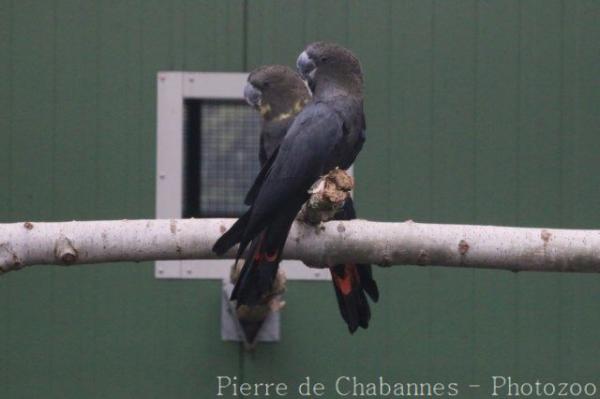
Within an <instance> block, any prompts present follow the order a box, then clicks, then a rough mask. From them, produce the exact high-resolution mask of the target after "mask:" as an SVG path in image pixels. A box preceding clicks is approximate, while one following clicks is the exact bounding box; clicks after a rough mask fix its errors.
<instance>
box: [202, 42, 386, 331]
mask: <svg viewBox="0 0 600 399" xmlns="http://www.w3.org/2000/svg"><path fill="white" fill-rule="evenodd" d="M297 65H298V69H299V71H300V72H301V73H302V74H303V75H304V76H305V77H306V79H307V81H308V83H309V86H310V87H311V90H312V91H313V93H314V97H313V100H312V101H311V102H310V103H308V104H307V105H306V107H305V108H304V109H302V110H301V111H300V110H299V108H300V109H301V107H302V105H304V104H305V103H306V102H307V101H306V99H307V95H308V92H307V91H305V92H302V90H301V88H302V86H304V85H303V83H302V82H301V80H300V79H299V76H298V75H296V74H295V73H294V72H293V71H291V70H289V69H286V68H285V67H280V66H268V67H263V68H259V69H258V70H256V71H254V72H253V73H252V74H251V75H250V76H249V79H248V85H247V86H246V89H245V97H246V99H247V100H248V102H249V103H250V104H253V105H254V106H256V107H257V108H258V109H259V111H260V112H261V115H262V116H263V132H262V133H261V163H263V169H262V170H261V172H260V173H259V175H258V177H257V178H256V181H255V183H254V185H253V187H252V188H251V189H250V191H249V193H248V195H247V197H246V203H247V204H248V205H250V206H251V207H250V209H249V210H248V211H247V212H246V213H245V214H244V215H243V216H242V217H241V218H240V219H239V220H238V221H237V222H236V223H235V224H234V225H233V226H232V227H231V228H230V229H229V230H228V231H227V232H226V233H225V234H224V235H223V236H222V237H221V238H220V239H219V240H218V241H217V242H216V243H215V245H214V247H213V250H214V251H215V252H216V253H217V254H223V253H224V252H226V251H227V250H228V249H229V248H231V247H232V246H234V245H235V244H237V243H238V242H239V243H240V247H239V250H238V254H237V256H238V258H239V257H240V256H241V255H242V253H243V252H244V250H245V249H246V247H247V246H248V245H249V244H250V243H252V244H251V246H250V250H249V251H248V254H247V256H246V259H245V263H244V266H243V268H242V272H241V274H240V277H239V279H238V281H237V283H236V286H235V288H234V291H233V293H232V298H231V299H232V300H237V302H238V306H240V305H248V306H254V305H257V304H260V303H264V301H266V300H268V298H267V296H268V294H269V292H270V288H271V285H272V283H273V281H274V279H275V276H276V273H277V268H278V265H279V262H280V260H281V253H282V250H283V246H284V245H285V241H286V238H287V235H288V232H289V229H290V227H291V225H292V223H293V221H294V218H295V217H296V214H297V213H298V211H299V210H300V208H301V207H302V204H303V203H304V202H305V201H306V200H307V199H308V197H309V194H308V190H309V188H310V187H311V185H312V184H313V183H314V182H315V181H316V180H317V179H318V178H319V177H320V176H321V175H324V174H326V173H327V172H329V171H330V170H332V169H334V168H336V167H340V168H342V169H347V168H348V167H350V165H351V164H352V163H353V162H354V159H355V158H356V156H357V154H358V153H359V151H360V150H361V148H362V145H363V142H364V140H365V119H364V114H363V100H362V84H363V79H362V72H361V68H360V63H359V62H358V60H357V59H356V57H355V56H354V55H353V54H352V53H351V52H350V51H348V50H347V49H345V48H343V47H341V46H338V45H335V44H330V43H322V42H318V43H313V44H311V45H309V46H308V47H307V48H306V50H305V51H304V52H303V53H302V54H300V56H299V58H298V62H297ZM301 83H302V86H300V84H301ZM279 89H281V90H286V93H285V95H284V94H283V93H280V92H278V90H279ZM305 90H306V89H305ZM284 97H285V100H284V101H283V102H281V103H277V104H275V103H273V100H277V99H283V98H284ZM298 111H300V112H299V113H298ZM296 114H297V116H296V117H295V118H294V115H296ZM286 132H287V133H286ZM278 138H279V140H281V138H283V140H282V141H281V146H280V147H279V148H277V145H276V142H277V141H278ZM263 160H264V161H263ZM355 217H356V215H355V212H354V207H353V205H352V202H351V200H350V201H348V202H347V205H346V206H345V207H344V209H343V210H342V211H341V212H340V213H339V220H348V219H352V218H355ZM331 271H332V277H333V282H334V287H335V291H336V295H337V298H338V304H339V306H340V312H341V314H342V317H343V318H344V320H345V321H346V323H347V324H348V328H349V329H350V331H351V332H354V331H355V330H356V329H357V328H358V326H361V327H364V328H366V327H367V326H368V322H369V319H370V309H369V304H368V302H367V299H366V297H365V294H364V292H367V293H368V294H369V296H371V298H372V299H374V300H377V299H378V296H379V293H378V290H377V285H376V284H375V281H374V280H373V278H372V275H371V268H370V266H359V267H357V266H356V265H355V264H346V265H335V266H332V267H331Z"/></svg>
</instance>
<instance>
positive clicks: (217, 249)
mask: <svg viewBox="0 0 600 399" xmlns="http://www.w3.org/2000/svg"><path fill="white" fill-rule="evenodd" d="M249 219H250V212H246V213H245V214H244V215H242V217H240V218H239V219H238V220H237V221H236V222H235V223H234V224H233V226H231V227H230V228H229V230H227V231H226V232H225V233H224V234H223V235H222V236H221V237H220V238H219V239H218V240H217V242H215V245H213V247H212V250H213V252H214V253H216V254H217V255H219V256H221V255H223V254H224V253H225V252H227V251H228V250H229V249H230V248H231V247H233V246H234V245H235V244H237V243H239V242H240V241H241V240H242V237H243V235H244V231H246V225H247V224H248V220H249Z"/></svg>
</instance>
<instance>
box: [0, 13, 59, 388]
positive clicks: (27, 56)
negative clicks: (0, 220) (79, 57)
mask: <svg viewBox="0 0 600 399" xmlns="http://www.w3.org/2000/svg"><path fill="white" fill-rule="evenodd" d="M11 12H12V16H11V18H12V20H11V23H10V27H11V32H10V38H11V44H12V49H11V52H10V63H11V70H10V75H9V76H10V77H9V79H10V82H11V85H10V101H11V105H10V110H11V111H10V112H11V115H10V118H11V140H10V145H11V146H10V149H9V151H10V152H11V154H12V155H11V157H10V160H11V167H10V170H11V174H12V176H11V178H12V184H11V186H10V187H9V188H8V189H9V191H10V193H11V210H12V212H11V215H10V216H9V218H10V219H13V220H15V219H21V220H24V219H33V220H36V219H37V220H39V219H51V218H52V217H53V210H54V206H55V204H54V203H53V198H52V194H53V190H54V188H53V179H54V176H53V167H54V163H53V149H54V133H55V120H54V110H55V109H54V107H55V87H56V86H55V73H56V70H55V64H54V37H55V36H54V35H55V23H54V17H55V9H54V7H53V3H43V4H39V3H38V2H33V1H23V2H12V3H11ZM54 277H55V271H53V270H40V271H39V272H35V273H28V272H25V273H24V274H23V275H22V276H15V277H11V276H7V279H6V280H5V281H3V282H2V283H3V284H2V285H3V286H4V287H6V286H9V287H10V288H9V295H10V298H9V300H8V303H10V306H9V307H8V308H7V309H6V310H4V309H3V310H0V312H2V313H3V316H4V317H2V320H3V322H4V321H6V322H7V324H8V325H9V327H8V336H7V339H6V340H5V345H6V346H7V347H9V348H14V349H11V350H10V351H8V354H7V357H6V359H5V360H3V361H4V362H6V363H7V368H8V370H20V372H19V373H14V375H13V376H12V378H11V380H10V383H9V384H8V395H7V396H8V397H18V396H21V397H41V396H44V395H45V394H46V393H47V392H48V387H51V386H52V384H53V381H52V375H51V374H50V373H48V372H47V370H50V369H51V365H52V361H53V359H52V353H53V345H54V342H53V341H52V340H48V339H46V336H45V335H44V332H45V330H47V328H48V327H49V326H51V325H52V323H53V314H52V306H53V303H54V295H55V294H54V292H53V290H52V285H53V280H54Z"/></svg>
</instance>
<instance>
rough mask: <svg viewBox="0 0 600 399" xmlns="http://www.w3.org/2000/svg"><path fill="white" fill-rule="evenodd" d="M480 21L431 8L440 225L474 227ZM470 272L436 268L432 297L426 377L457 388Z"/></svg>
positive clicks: (468, 319) (469, 353)
mask: <svg viewBox="0 0 600 399" xmlns="http://www.w3.org/2000/svg"><path fill="white" fill-rule="evenodd" d="M477 23H478V19H477V14H476V3H475V2H474V1H461V2H445V1H434V3H433V9H432V29H433V46H432V49H431V51H432V69H431V71H432V76H431V80H432V82H433V83H432V84H433V88H432V91H433V99H432V104H431V107H432V109H431V111H430V112H431V113H432V118H433V120H432V128H433V131H432V149H431V151H432V154H431V160H432V161H433V167H432V180H431V186H432V190H433V195H432V206H433V209H432V219H434V220H437V221H438V222H454V223H455V222H458V221H461V222H462V223H468V222H473V221H474V217H473V214H474V190H475V185H474V170H473V166H474V156H475V151H474V144H475V123H474V122H475V103H476V101H477V89H476V86H475V81H474V79H473V75H474V73H475V68H476V65H475V57H476V46H477V36H476V35H477ZM457 245H458V243H457ZM474 273H475V272H474V271H471V270H460V271H459V270H433V272H432V274H431V291H430V292H429V295H431V296H432V298H433V301H432V305H431V321H430V331H431V341H432V343H433V342H434V347H435V349H434V353H435V354H436V355H434V356H433V358H432V364H431V373H432V374H433V375H436V376H442V375H444V376H445V378H448V379H450V380H452V381H458V382H460V383H462V384H468V383H469V382H468V381H469V380H470V377H471V374H472V373H473V369H472V357H473V350H472V348H473V343H474V339H475V336H474V333H473V328H472V326H473V306H474V302H473V290H474V288H475V286H474V276H473V275H474ZM457 309H460V311H458V312H457V311H456V310H457Z"/></svg>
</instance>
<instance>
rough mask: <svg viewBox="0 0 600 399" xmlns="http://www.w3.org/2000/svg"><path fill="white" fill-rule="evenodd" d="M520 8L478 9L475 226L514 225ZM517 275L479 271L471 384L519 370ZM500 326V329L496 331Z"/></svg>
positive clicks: (479, 6) (513, 3) (490, 6)
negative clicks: (517, 352) (517, 355)
mask: <svg viewBox="0 0 600 399" xmlns="http://www.w3.org/2000/svg"><path fill="white" fill-rule="evenodd" d="M519 12H520V10H519V4H518V1H511V2H502V3H501V2H479V3H478V4H477V15H478V23H477V43H476V44H477V47H476V60H475V63H476V64H475V76H474V79H475V84H476V90H477V96H476V102H475V129H474V131H475V138H474V141H475V142H474V144H475V160H474V162H475V165H474V173H475V175H474V176H475V204H474V206H475V209H474V217H475V219H476V222H477V223H482V224H501V225H516V222H517V218H516V201H517V185H516V175H517V167H518V165H517V162H516V158H517V142H518V130H517V126H518V125H517V116H518V102H517V101H516V98H517V96H518V89H519V79H518V76H519V75H518V71H519V32H520V25H519V15H520V14H519ZM517 278H518V277H517V275H516V274H514V273H507V272H504V273H498V272H489V271H480V272H477V273H476V280H475V287H474V296H473V299H472V300H473V312H474V318H473V332H474V337H473V339H474V342H473V347H472V349H471V350H473V351H474V359H473V370H474V376H473V379H474V380H478V381H485V380H486V379H487V378H489V376H490V375H494V373H498V372H499V370H514V369H515V366H516V359H515V355H516V339H515V337H516V333H517V332H516V328H517V327H516V325H515V323H514V322H515V312H516V309H517V299H516V280H517ZM498 326H502V328H498Z"/></svg>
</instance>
